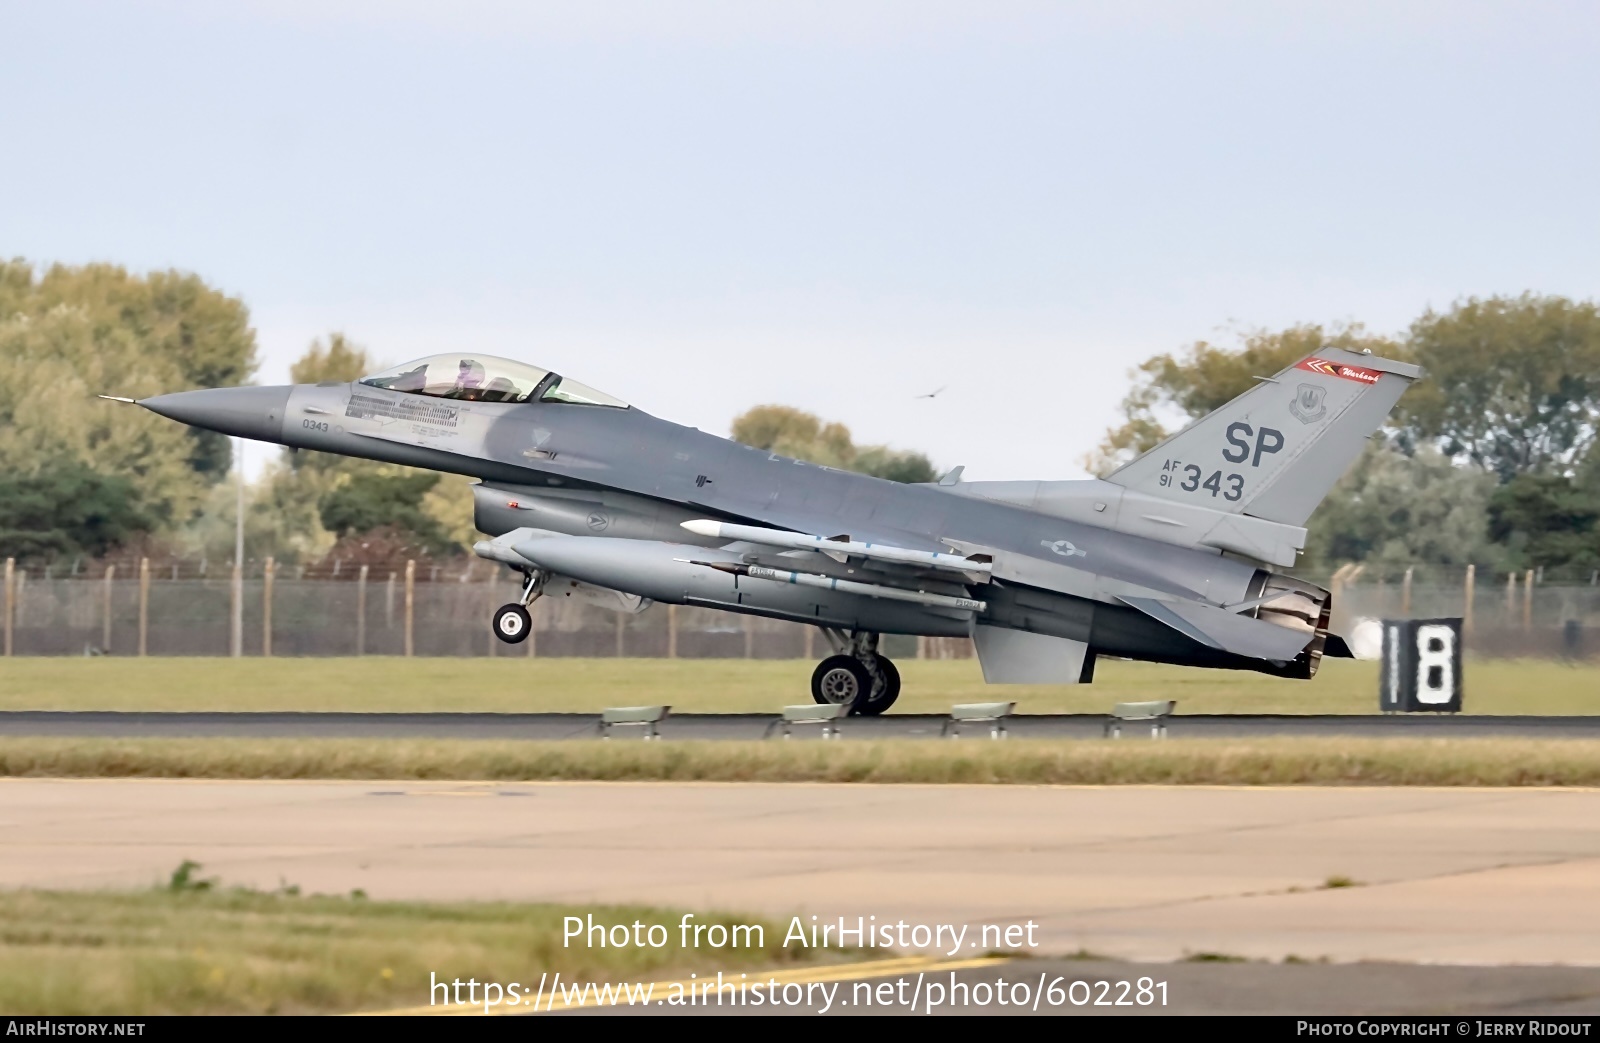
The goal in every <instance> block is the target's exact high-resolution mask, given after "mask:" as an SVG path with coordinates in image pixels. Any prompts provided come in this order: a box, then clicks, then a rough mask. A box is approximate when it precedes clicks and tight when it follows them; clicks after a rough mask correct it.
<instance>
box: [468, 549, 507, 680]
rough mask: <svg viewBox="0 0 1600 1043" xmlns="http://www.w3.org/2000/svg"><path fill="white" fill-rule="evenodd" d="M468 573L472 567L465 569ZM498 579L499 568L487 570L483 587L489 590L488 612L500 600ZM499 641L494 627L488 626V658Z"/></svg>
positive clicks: (491, 657)
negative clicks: (487, 573) (487, 576)
mask: <svg viewBox="0 0 1600 1043" xmlns="http://www.w3.org/2000/svg"><path fill="white" fill-rule="evenodd" d="M470 575H472V569H471V568H470V567H469V568H468V569H467V576H470ZM499 579H500V572H499V570H498V569H490V570H489V578H488V580H486V581H485V587H486V589H487V590H488V591H489V597H488V602H489V611H490V612H493V611H494V610H495V609H496V608H497V607H498V606H497V605H496V604H495V602H496V601H499V600H500V584H499V582H498V580H499ZM461 582H463V583H465V582H467V579H466V576H463V577H462V579H461ZM499 643H500V638H499V637H498V636H496V634H495V632H494V627H490V628H489V658H490V659H493V658H494V656H495V651H496V650H495V647H494V646H495V645H498V644H499Z"/></svg>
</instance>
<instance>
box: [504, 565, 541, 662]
mask: <svg viewBox="0 0 1600 1043" xmlns="http://www.w3.org/2000/svg"><path fill="white" fill-rule="evenodd" d="M544 581H545V574H544V573H542V572H540V571H539V570H537V569H525V570H523V572H522V594H521V596H519V597H518V599H517V600H516V601H514V602H512V603H511V604H509V605H501V606H500V607H499V608H497V609H495V610H494V622H493V628H494V636H495V637H498V638H499V639H500V640H502V641H504V642H505V643H506V644H508V645H519V644H521V643H522V642H524V641H526V640H528V635H529V634H531V633H532V632H533V617H532V616H530V615H528V609H527V606H529V605H531V604H533V603H534V602H535V601H537V600H538V598H539V595H540V594H542V593H543V592H544Z"/></svg>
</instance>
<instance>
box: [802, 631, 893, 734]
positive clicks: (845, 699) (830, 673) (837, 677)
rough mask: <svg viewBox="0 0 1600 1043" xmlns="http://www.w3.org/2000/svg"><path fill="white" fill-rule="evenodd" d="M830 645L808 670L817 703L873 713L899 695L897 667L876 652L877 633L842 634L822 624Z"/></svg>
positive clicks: (887, 706)
mask: <svg viewBox="0 0 1600 1043" xmlns="http://www.w3.org/2000/svg"><path fill="white" fill-rule="evenodd" d="M822 633H823V635H824V636H825V637H826V638H827V639H828V643H829V644H830V645H832V646H833V648H834V650H835V652H836V653H838V654H836V655H831V656H829V657H828V658H826V659H824V660H823V661H822V662H820V663H818V664H817V668H816V670H814V671H812V673H811V698H812V699H813V700H815V701H816V702H818V703H833V704H835V705H846V706H849V707H850V713H851V714H859V715H861V716H863V717H876V716H877V715H878V714H880V713H883V712H884V711H885V710H887V709H888V708H889V707H891V706H893V705H894V701H895V699H897V698H899V696H900V671H899V670H898V669H896V668H895V665H894V662H893V661H892V660H891V659H890V658H889V657H888V656H885V655H879V654H878V635H877V634H871V633H862V632H860V631H852V632H850V633H848V634H846V633H845V632H844V631H842V630H835V629H833V628H831V627H823V628H822Z"/></svg>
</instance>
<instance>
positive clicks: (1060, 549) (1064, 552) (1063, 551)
mask: <svg viewBox="0 0 1600 1043" xmlns="http://www.w3.org/2000/svg"><path fill="white" fill-rule="evenodd" d="M1039 542H1040V543H1042V544H1044V546H1046V547H1048V548H1050V551H1051V553H1053V554H1059V555H1061V556H1062V557H1063V558H1070V557H1072V556H1073V555H1074V554H1076V555H1077V556H1078V557H1080V558H1087V557H1088V556H1089V552H1088V551H1086V550H1079V549H1078V548H1077V547H1075V546H1073V544H1072V542H1071V541H1070V540H1040V541H1039Z"/></svg>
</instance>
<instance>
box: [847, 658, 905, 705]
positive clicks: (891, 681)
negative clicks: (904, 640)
mask: <svg viewBox="0 0 1600 1043" xmlns="http://www.w3.org/2000/svg"><path fill="white" fill-rule="evenodd" d="M878 669H879V670H881V671H882V672H883V690H882V691H878V692H874V693H873V694H872V695H871V696H870V697H868V699H867V700H866V701H865V702H864V703H862V704H861V706H860V708H859V709H857V710H856V712H857V713H859V714H861V715H862V716H863V717H876V716H878V715H879V714H880V713H882V712H883V711H885V710H887V709H888V708H889V707H891V706H893V705H894V701H895V700H896V699H898V698H900V670H899V668H898V667H896V666H895V665H894V660H892V659H890V658H889V657H888V656H886V655H881V656H878Z"/></svg>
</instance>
